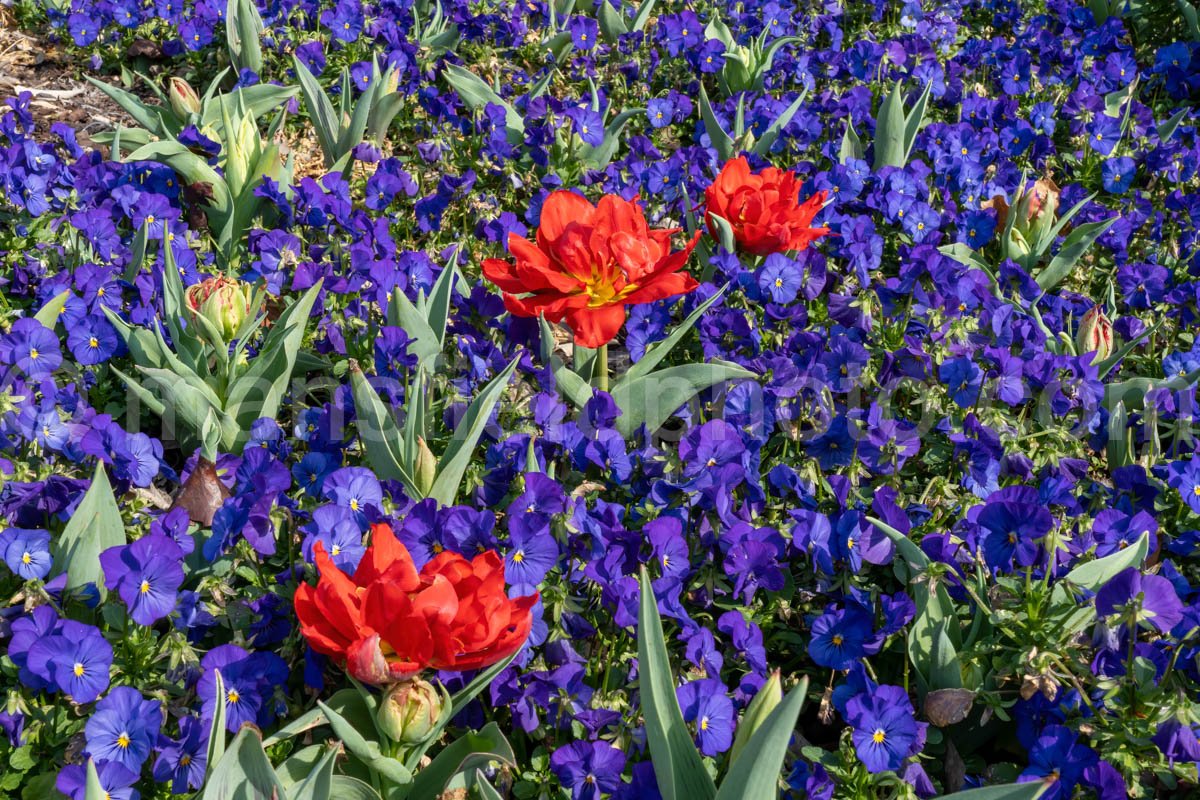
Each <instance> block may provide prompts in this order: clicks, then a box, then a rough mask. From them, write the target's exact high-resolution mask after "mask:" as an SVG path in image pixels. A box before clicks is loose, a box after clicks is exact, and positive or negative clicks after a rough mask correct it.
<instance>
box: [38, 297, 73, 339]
mask: <svg viewBox="0 0 1200 800" xmlns="http://www.w3.org/2000/svg"><path fill="white" fill-rule="evenodd" d="M70 296H71V290H70V289H63V290H62V291H61V292H59V293H58V294H56V295H54V297H51V298H50V299H49V300H48V301H46V305H44V306H42V307H41V308H40V309H38V312H37V313H36V314H34V315H33V318H34V319H36V320H37V321H38V322H40V323H42V325H44V326H45V327H47V328H49V329H50V330H54V326H55V325H56V324H57V323H58V318H59V316H61V315H62V312H63V309H64V308H66V306H67V298H68V297H70Z"/></svg>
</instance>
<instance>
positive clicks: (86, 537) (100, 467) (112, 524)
mask: <svg viewBox="0 0 1200 800" xmlns="http://www.w3.org/2000/svg"><path fill="white" fill-rule="evenodd" d="M123 544H125V522H124V521H123V520H122V519H121V510H120V509H119V508H118V507H117V500H116V498H115V497H114V496H113V489H112V484H111V483H109V481H108V473H107V472H105V471H104V463H103V462H99V461H98V462H96V469H95V470H94V471H93V472H92V483H91V485H90V486H88V490H87V492H85V493H84V495H83V499H82V500H81V501H79V506H78V507H77V508H76V509H75V513H74V514H72V515H71V518H70V519H69V520H67V525H66V527H65V528H64V529H63V532H62V535H61V536H59V537H58V540H57V542H56V543H55V554H54V565H55V574H56V575H57V574H61V573H63V572H65V573H67V587H68V588H70V589H77V588H79V587H81V586H86V585H87V584H89V583H93V584H95V585H96V588H97V589H98V590H99V592H100V597H101V599H103V598H104V596H105V588H104V573H103V572H102V570H101V569H100V554H101V553H103V552H104V551H105V550H107V549H108V548H110V547H118V546H120V545H123Z"/></svg>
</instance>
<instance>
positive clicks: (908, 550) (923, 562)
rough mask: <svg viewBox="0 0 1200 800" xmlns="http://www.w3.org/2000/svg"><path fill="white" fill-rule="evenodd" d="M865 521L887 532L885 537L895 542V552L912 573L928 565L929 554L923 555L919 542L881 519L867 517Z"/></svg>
mask: <svg viewBox="0 0 1200 800" xmlns="http://www.w3.org/2000/svg"><path fill="white" fill-rule="evenodd" d="M867 522H869V523H871V524H872V525H874V526H875V527H876V528H879V530H881V531H883V532H884V533H885V534H887V537H888V538H889V539H891V540H892V541H893V542H894V543H895V544H896V552H897V553H899V554H900V555H901V556H903V557H904V560H905V561H906V562H907V564H908V568H909V570H910V571H911V573H912V574H914V575H915V574H916V573H918V572H920V571H921V570H923V569H927V568H928V567H929V564H930V561H929V556H927V555H925V551H924V550H922V549H921V546H920V545H919V544H917V543H916V542H914V541H913V540H912V539H909V538H908V537H907V536H905V535H904V534H903V533H901V532H900V531H898V530H896V529H895V528H893V527H892V526H891V525H888V524H887V523H886V522H884V521H883V520H880V519H876V518H875V517H867Z"/></svg>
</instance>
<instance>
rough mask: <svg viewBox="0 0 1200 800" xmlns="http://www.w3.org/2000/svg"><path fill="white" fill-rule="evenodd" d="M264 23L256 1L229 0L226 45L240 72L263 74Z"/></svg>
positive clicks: (226, 14)
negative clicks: (246, 70) (249, 71)
mask: <svg viewBox="0 0 1200 800" xmlns="http://www.w3.org/2000/svg"><path fill="white" fill-rule="evenodd" d="M262 32H263V21H262V17H260V16H259V14H258V7H257V6H256V5H255V4H254V0H229V2H228V4H227V5H226V6H225V43H226V45H227V46H228V49H229V60H230V61H231V62H233V65H234V66H235V67H237V68H238V69H239V70H242V69H249V70H253V71H254V73H255V74H256V75H261V74H262V39H261V37H262Z"/></svg>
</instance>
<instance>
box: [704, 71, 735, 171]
mask: <svg viewBox="0 0 1200 800" xmlns="http://www.w3.org/2000/svg"><path fill="white" fill-rule="evenodd" d="M700 118H701V119H702V120H703V121H704V130H705V131H706V132H707V133H708V139H709V141H710V142H711V143H712V146H713V149H714V150H716V151H717V156H718V157H719V158H720V159H721V160H722V161H728V160H729V159H731V158H733V157H734V155H735V153H734V152H733V137H732V136H730V135H729V134H728V133H726V132H725V129H724V128H722V127H721V122H720V120H718V119H717V115H716V113H715V112H714V111H713V108H712V104H711V103H710V102H709V100H708V93H707V92H705V91H704V85H703V84H701V86H700Z"/></svg>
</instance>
